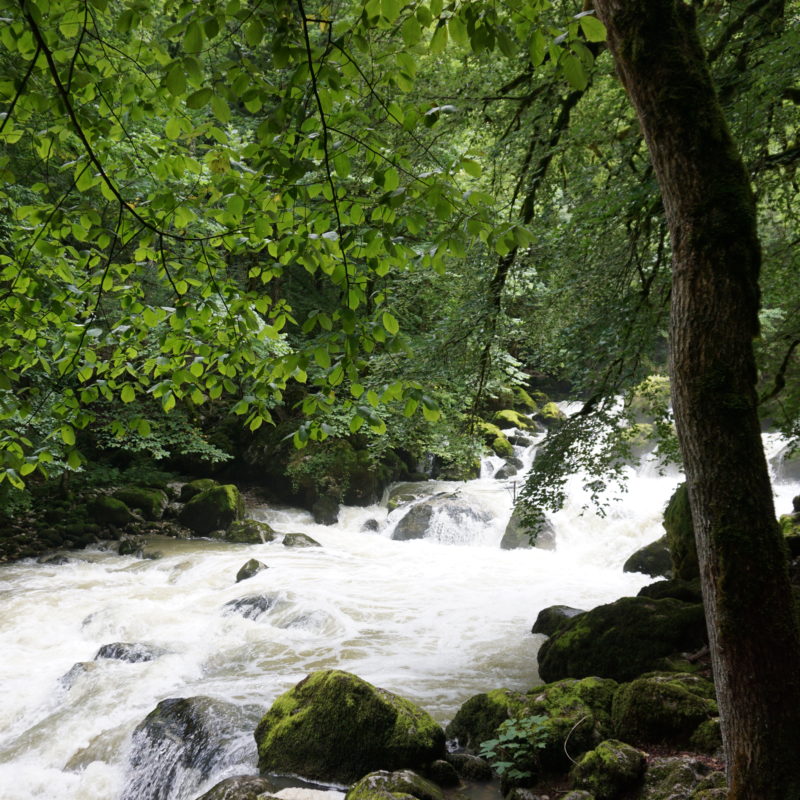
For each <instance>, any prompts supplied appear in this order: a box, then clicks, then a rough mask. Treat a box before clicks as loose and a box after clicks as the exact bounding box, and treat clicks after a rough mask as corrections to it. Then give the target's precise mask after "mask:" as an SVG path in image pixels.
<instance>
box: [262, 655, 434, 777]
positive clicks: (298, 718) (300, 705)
mask: <svg viewBox="0 0 800 800" xmlns="http://www.w3.org/2000/svg"><path fill="white" fill-rule="evenodd" d="M255 737H256V743H257V745H258V756H259V758H258V764H259V769H260V770H261V771H262V772H278V773H292V774H296V775H301V776H303V777H306V778H311V779H316V780H323V781H333V782H336V783H351V782H352V781H354V780H357V779H358V778H361V777H362V776H364V775H366V774H367V773H368V772H373V771H375V770H380V769H386V770H397V769H403V768H410V769H417V768H424V767H425V766H426V765H427V764H430V763H431V762H433V761H435V760H436V759H438V758H442V757H443V756H444V754H445V746H444V743H445V738H444V731H443V730H442V729H441V727H440V726H439V725H438V724H437V723H436V722H435V721H434V720H433V718H432V717H431V716H430V715H429V714H428V713H427V712H425V711H423V710H422V709H421V708H419V707H418V706H416V705H414V704H413V703H411V702H410V701H409V700H406V699H404V698H402V697H399V696H398V695H395V694H393V693H391V692H388V691H386V690H385V689H379V688H377V687H375V686H373V685H372V684H370V683H367V682H366V681H364V680H362V679H361V678H359V677H357V676H355V675H351V674H349V673H346V672H341V671H338V670H330V671H323V672H314V673H312V674H311V675H309V676H308V677H306V678H305V679H304V680H302V681H300V683H298V684H297V686H295V687H294V688H293V689H290V690H289V691H288V692H286V693H285V694H283V695H281V696H280V697H279V698H278V699H277V700H276V701H275V702H274V703H273V705H272V707H271V708H270V709H269V711H268V712H267V713H266V714H265V716H264V717H263V719H262V720H261V722H260V723H259V725H258V728H257V729H256V732H255Z"/></svg>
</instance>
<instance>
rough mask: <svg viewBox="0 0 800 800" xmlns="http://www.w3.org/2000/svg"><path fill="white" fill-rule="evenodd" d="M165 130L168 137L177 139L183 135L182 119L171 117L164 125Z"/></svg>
mask: <svg viewBox="0 0 800 800" xmlns="http://www.w3.org/2000/svg"><path fill="white" fill-rule="evenodd" d="M164 130H165V132H166V134H167V139H172V140H173V141H175V139H177V138H178V137H179V136H180V135H181V121H180V120H179V119H177V118H176V117H170V118H169V119H168V120H167V124H166V125H165V126H164Z"/></svg>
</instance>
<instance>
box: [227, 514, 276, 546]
mask: <svg viewBox="0 0 800 800" xmlns="http://www.w3.org/2000/svg"><path fill="white" fill-rule="evenodd" d="M222 538H223V539H225V541H226V542H236V543H237V544H263V543H266V542H271V541H273V540H274V539H275V531H274V530H273V529H272V528H271V526H269V525H267V523H266V522H260V521H259V520H257V519H237V520H234V521H233V522H232V523H231V524H230V527H229V528H228V529H227V530H226V531H225V535H224V536H223V537H222Z"/></svg>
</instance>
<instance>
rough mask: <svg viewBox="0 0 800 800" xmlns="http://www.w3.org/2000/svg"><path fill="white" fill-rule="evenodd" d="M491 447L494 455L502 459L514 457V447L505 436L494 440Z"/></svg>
mask: <svg viewBox="0 0 800 800" xmlns="http://www.w3.org/2000/svg"><path fill="white" fill-rule="evenodd" d="M491 447H492V450H493V451H494V454H495V455H496V456H500V458H510V457H511V456H513V455H514V445H512V444H511V442H509V441H508V439H507V438H506V437H505V436H504V435H503V436H496V437H495V438H494V439H492V444H491Z"/></svg>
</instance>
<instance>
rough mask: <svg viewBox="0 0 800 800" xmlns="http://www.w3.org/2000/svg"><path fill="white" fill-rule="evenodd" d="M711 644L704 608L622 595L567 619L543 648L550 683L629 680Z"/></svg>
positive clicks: (542, 660)
mask: <svg viewBox="0 0 800 800" xmlns="http://www.w3.org/2000/svg"><path fill="white" fill-rule="evenodd" d="M706 640H707V636H706V626H705V615H704V613H703V607H702V605H699V604H695V603H683V602H681V601H680V600H673V599H670V598H664V599H662V600H652V599H650V598H649V597H623V598H620V599H619V600H617V601H616V602H614V603H608V604H606V605H602V606H598V607H597V608H594V609H592V610H591V611H587V612H586V613H585V614H579V615H578V616H576V617H573V618H572V619H571V620H569V621H568V622H567V623H566V624H565V625H564V626H563V627H561V628H559V629H558V630H557V631H556V632H555V634H554V635H553V636H552V637H551V638H550V639H548V640H547V641H546V642H544V644H543V645H542V646H541V648H540V649H539V654H538V660H539V675H540V676H541V678H542V679H543V680H546V681H548V682H550V681H555V680H559V679H561V678H584V677H587V676H589V675H600V676H602V677H606V678H613V679H614V680H617V681H629V680H632V679H633V678H636V677H638V676H639V675H641V674H643V673H645V672H650V671H653V670H659V669H665V668H666V669H669V668H670V666H672V664H671V659H672V658H674V657H678V658H679V654H681V653H683V652H694V651H695V650H698V649H699V648H700V647H702V646H703V645H704V644H705V642H706Z"/></svg>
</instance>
